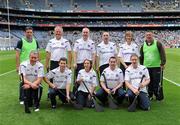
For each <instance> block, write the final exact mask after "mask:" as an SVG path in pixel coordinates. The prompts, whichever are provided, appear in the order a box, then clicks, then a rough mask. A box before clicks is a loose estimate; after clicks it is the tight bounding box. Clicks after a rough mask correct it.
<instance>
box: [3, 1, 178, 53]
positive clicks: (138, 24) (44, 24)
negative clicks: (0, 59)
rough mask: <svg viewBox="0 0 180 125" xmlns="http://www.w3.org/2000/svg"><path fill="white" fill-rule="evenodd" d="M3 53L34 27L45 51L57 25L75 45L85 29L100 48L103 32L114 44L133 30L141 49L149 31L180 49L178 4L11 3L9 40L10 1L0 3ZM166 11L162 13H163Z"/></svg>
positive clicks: (144, 2)
mask: <svg viewBox="0 0 180 125" xmlns="http://www.w3.org/2000/svg"><path fill="white" fill-rule="evenodd" d="M0 3H1V4H0V26H1V28H0V50H5V49H6V50H11V49H13V48H14V47H15V45H16V43H17V41H18V40H19V39H20V38H21V37H22V36H23V35H24V33H23V29H24V27H25V26H32V27H33V28H34V29H35V30H34V31H35V33H34V37H35V38H36V39H37V40H38V42H39V43H40V47H41V48H45V46H46V44H47V42H48V40H49V39H51V38H52V37H53V28H54V26H55V25H61V26H63V27H64V29H65V32H64V37H65V38H67V39H68V40H69V41H70V42H71V44H72V45H73V43H74V41H75V40H76V39H78V38H79V37H80V35H81V29H82V28H83V27H90V29H91V38H92V39H93V40H94V41H95V42H96V44H98V43H99V42H101V35H102V32H103V31H109V32H110V35H111V41H113V42H116V43H117V45H119V44H121V43H123V42H124V32H125V31H126V30H132V31H133V33H134V36H135V40H134V41H135V42H136V44H138V45H141V44H142V42H143V40H144V33H145V31H146V30H153V31H154V33H155V37H156V38H157V39H160V40H161V42H163V44H164V45H165V46H166V47H180V37H179V36H180V30H179V28H180V16H179V15H180V4H179V3H180V1H179V0H172V1H169V0H157V1H155V0H136V1H134V0H119V1H117V0H91V1H90V0H16V1H13V0H9V6H10V7H9V12H10V13H9V17H10V29H11V30H10V38H9V32H8V13H7V1H6V0H0ZM160 10H163V11H160Z"/></svg>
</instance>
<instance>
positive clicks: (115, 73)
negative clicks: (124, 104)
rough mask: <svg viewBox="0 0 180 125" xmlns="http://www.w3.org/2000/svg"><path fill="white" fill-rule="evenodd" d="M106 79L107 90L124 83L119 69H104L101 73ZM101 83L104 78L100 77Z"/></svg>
mask: <svg viewBox="0 0 180 125" xmlns="http://www.w3.org/2000/svg"><path fill="white" fill-rule="evenodd" d="M102 74H104V75H105V77H106V82H107V83H105V84H107V88H109V89H113V88H115V87H116V86H117V85H118V84H121V83H123V82H124V77H123V72H122V70H121V69H120V68H118V67H117V68H115V69H114V70H111V69H110V67H107V68H106V69H104V71H103V73H102ZM100 81H101V82H105V79H104V76H103V75H101V78H100Z"/></svg>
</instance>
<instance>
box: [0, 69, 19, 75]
mask: <svg viewBox="0 0 180 125" xmlns="http://www.w3.org/2000/svg"><path fill="white" fill-rule="evenodd" d="M14 71H16V69H14V70H11V71H8V72H5V73H2V74H0V76H4V75H7V74H9V73H12V72H14Z"/></svg>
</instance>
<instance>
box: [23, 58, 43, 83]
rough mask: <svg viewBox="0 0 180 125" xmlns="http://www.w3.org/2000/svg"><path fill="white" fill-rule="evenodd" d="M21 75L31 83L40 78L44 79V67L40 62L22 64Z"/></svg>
mask: <svg viewBox="0 0 180 125" xmlns="http://www.w3.org/2000/svg"><path fill="white" fill-rule="evenodd" d="M20 73H23V75H24V76H25V77H26V79H27V80H28V81H30V82H34V81H36V80H37V78H38V77H44V66H43V64H41V63H40V62H36V63H35V65H31V64H30V61H29V60H27V61H24V62H22V63H21V64H20Z"/></svg>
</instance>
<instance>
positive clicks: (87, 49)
mask: <svg viewBox="0 0 180 125" xmlns="http://www.w3.org/2000/svg"><path fill="white" fill-rule="evenodd" d="M73 50H74V52H77V63H83V62H84V60H85V59H89V60H92V55H93V54H95V53H96V50H95V44H94V42H93V41H92V40H90V39H88V40H87V41H84V40H83V39H82V38H81V39H78V40H77V41H76V42H75V44H74V49H73Z"/></svg>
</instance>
